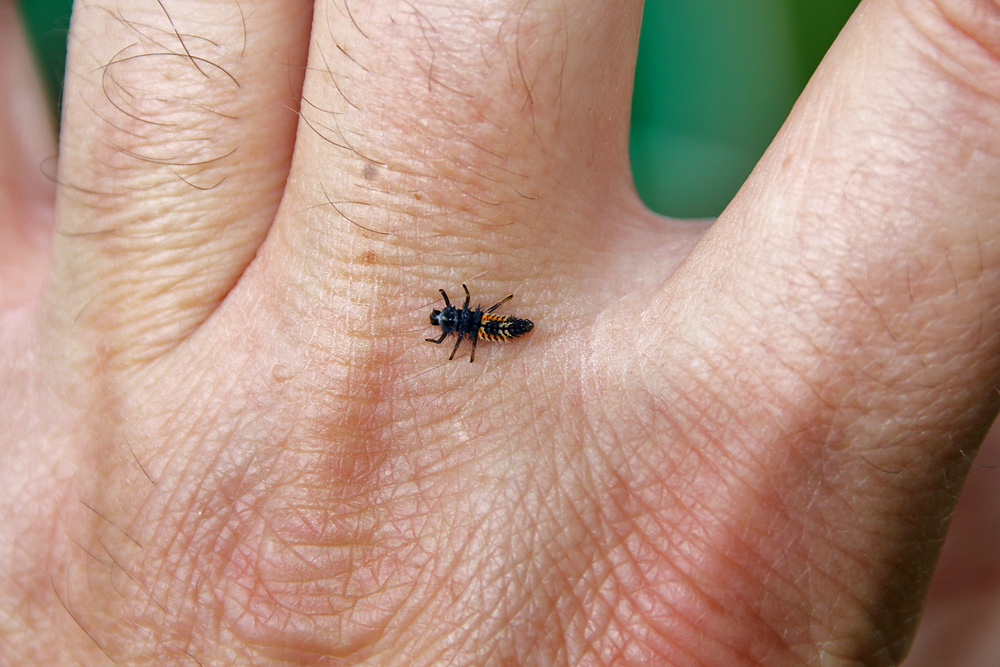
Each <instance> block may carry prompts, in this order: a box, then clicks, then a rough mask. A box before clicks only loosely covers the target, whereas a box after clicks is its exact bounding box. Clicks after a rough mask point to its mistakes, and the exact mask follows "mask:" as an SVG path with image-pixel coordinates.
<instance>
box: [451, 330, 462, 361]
mask: <svg viewBox="0 0 1000 667" xmlns="http://www.w3.org/2000/svg"><path fill="white" fill-rule="evenodd" d="M461 344H462V337H461V336H458V340H456V341H455V347H454V348H452V350H451V356H450V357H448V361H451V360H452V359H454V358H455V353H456V352H458V346H459V345H461Z"/></svg>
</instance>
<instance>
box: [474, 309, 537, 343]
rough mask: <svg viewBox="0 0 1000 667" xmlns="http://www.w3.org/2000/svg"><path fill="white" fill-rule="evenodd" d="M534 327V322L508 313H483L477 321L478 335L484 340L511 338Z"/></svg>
mask: <svg viewBox="0 0 1000 667" xmlns="http://www.w3.org/2000/svg"><path fill="white" fill-rule="evenodd" d="M533 328H535V324H534V322H532V321H531V320H526V319H523V318H520V317H511V316H509V315H489V314H484V315H483V319H482V321H481V322H480V323H479V337H480V338H482V339H484V340H491V341H495V340H511V339H513V338H519V337H521V336H523V335H524V334H526V333H528V332H529V331H531V330H532V329H533Z"/></svg>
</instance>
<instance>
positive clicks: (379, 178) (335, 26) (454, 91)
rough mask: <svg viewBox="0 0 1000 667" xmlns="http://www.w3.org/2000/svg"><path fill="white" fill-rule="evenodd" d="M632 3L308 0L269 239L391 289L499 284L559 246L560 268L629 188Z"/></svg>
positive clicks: (392, 297)
mask: <svg viewBox="0 0 1000 667" xmlns="http://www.w3.org/2000/svg"><path fill="white" fill-rule="evenodd" d="M640 13H641V3H640V2H626V3H608V2H602V1H598V0H581V1H578V2H574V3H572V6H571V7H569V6H567V5H566V4H565V3H561V2H550V1H549V0H545V1H542V2H530V3H524V2H507V1H505V2H493V3H487V4H485V5H484V4H483V3H478V2H461V1H454V2H446V3H438V2H433V3H432V2H424V1H422V0H421V1H418V2H410V1H404V0H394V1H392V2H380V3H361V2H353V1H351V2H348V1H345V0H325V1H323V2H319V3H317V6H316V18H315V20H314V25H315V26H316V27H315V29H314V32H313V38H312V39H313V44H312V48H311V51H310V63H309V70H310V71H309V75H308V77H307V81H306V85H305V92H304V98H303V104H302V123H301V125H300V127H299V136H298V141H297V147H296V156H295V164H294V167H293V178H292V179H291V189H290V192H289V200H288V204H289V205H288V206H287V207H286V208H285V209H283V212H282V213H283V214H282V215H281V216H280V219H279V221H278V226H279V231H280V236H281V238H282V239H283V241H284V242H285V244H283V246H282V247H279V246H276V247H275V248H274V250H276V251H278V252H283V253H284V254H285V257H286V258H291V257H293V256H294V257H295V261H296V266H297V267H299V266H300V264H299V263H300V262H301V261H303V260H304V261H308V262H310V263H315V265H316V266H315V267H313V268H310V269H309V270H308V271H307V273H309V274H310V275H313V276H316V275H328V274H329V273H330V272H331V271H333V272H335V273H338V274H342V275H343V274H348V273H349V274H350V275H351V277H352V278H351V282H352V284H354V285H357V284H367V285H370V286H372V289H368V290H367V292H360V290H359V293H366V294H367V295H368V297H366V299H370V300H374V301H379V300H380V299H381V300H385V301H388V302H390V303H397V302H398V296H399V293H403V294H410V293H414V294H415V296H416V298H417V299H419V300H420V301H421V302H423V303H426V301H427V297H428V296H430V297H431V298H433V295H434V294H435V293H436V290H437V288H439V287H441V286H448V285H455V286H456V288H457V285H458V284H461V283H462V282H463V281H464V280H465V279H469V278H471V277H474V276H485V278H484V280H489V281H502V282H507V283H508V285H507V286H497V287H495V289H494V288H490V289H489V292H490V298H492V296H493V295H494V294H495V295H497V296H502V295H503V294H504V293H509V291H513V290H509V289H507V287H508V286H513V285H523V284H524V283H526V282H528V281H530V280H531V279H532V278H533V277H537V276H538V275H539V274H540V273H541V272H542V267H544V266H545V265H546V263H547V262H551V261H555V260H554V257H555V256H557V255H558V256H560V257H563V259H560V260H558V261H559V263H560V264H561V265H562V266H565V267H567V268H569V267H570V264H571V262H569V261H567V260H566V259H565V257H566V256H567V255H573V256H575V255H576V254H578V253H579V252H580V245H581V241H582V240H584V239H586V238H588V236H587V234H586V233H585V232H584V231H581V230H582V229H586V228H587V227H588V225H589V226H594V227H598V226H600V225H602V224H604V223H605V222H606V220H607V219H608V218H609V217H613V216H606V215H603V213H604V212H607V211H608V210H612V209H616V207H617V208H618V209H620V208H621V207H623V206H625V204H623V201H625V200H628V201H629V202H631V201H633V200H634V195H633V192H632V189H631V185H630V182H629V177H628V166H627V141H628V118H629V104H630V98H631V72H632V68H633V66H634V58H635V50H636V42H637V38H638V28H639V19H640ZM567 231H572V232H573V233H572V234H566V233H565V232H567ZM589 238H591V240H592V242H591V245H599V243H598V242H597V241H596V237H589ZM605 238H607V235H604V236H602V237H601V240H602V241H603V240H604V239H605ZM515 250H516V252H514V251H515ZM583 263H584V262H583V261H581V265H582V264H583ZM403 272H405V280H406V281H407V282H408V284H409V285H411V286H412V287H413V289H412V290H411V289H401V287H400V281H401V280H402V279H403V278H404V276H403V275H402V273H403ZM549 273H550V274H551V273H555V272H549ZM418 283H419V285H418ZM376 286H378V290H391V291H392V292H394V293H393V294H389V295H388V296H387V297H386V298H384V299H382V298H381V297H378V296H374V295H375V294H377V293H378V291H377V290H376V289H374V288H375V287H376ZM360 289H366V288H360ZM338 291H339V293H340V294H343V293H344V290H338ZM328 303H329V304H330V307H331V308H335V309H340V308H341V306H342V305H344V304H342V303H341V302H339V301H338V300H337V299H336V298H334V299H331V300H329V301H328ZM369 303H370V302H369V301H366V304H365V305H366V307H367V306H368V305H369Z"/></svg>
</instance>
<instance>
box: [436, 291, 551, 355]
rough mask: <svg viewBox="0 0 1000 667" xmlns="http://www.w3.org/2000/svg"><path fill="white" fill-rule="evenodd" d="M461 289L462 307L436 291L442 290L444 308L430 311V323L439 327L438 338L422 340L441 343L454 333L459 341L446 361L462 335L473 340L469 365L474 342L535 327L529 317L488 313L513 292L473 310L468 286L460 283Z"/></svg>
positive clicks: (507, 336)
mask: <svg viewBox="0 0 1000 667" xmlns="http://www.w3.org/2000/svg"><path fill="white" fill-rule="evenodd" d="M462 289H463V290H465V303H464V304H463V305H462V307H461V308H457V307H455V306H453V305H451V301H449V300H448V295H447V294H445V291H444V290H438V291H439V292H441V296H443V297H444V309H443V310H437V309H435V310H434V312H432V313H431V324H432V325H433V326H436V327H441V337H440V338H427V339H425V340H426V341H427V342H428V343H437V344H440V343H442V342H443V341H444V339H445V338H447V337H448V335H449V334H455V335H456V336H457V337H458V340H456V341H455V347H454V348H453V349H452V351H451V356H450V357H448V361H451V360H452V359H454V358H455V353H456V352H458V346H459V345H461V344H462V339H463V338H468V339H469V340H471V341H472V355H471V356H470V357H469V363H470V364H471V363H472V362H473V361H475V360H476V343H477V342H479V339H480V338H482V339H485V340H511V339H513V338H520V337H521V336H523V335H524V334H526V333H528V332H529V331H531V330H532V329H534V328H535V324H534V322H532V321H531V320H526V319H524V318H521V317H512V316H510V315H491V314H490V313H492V312H493V311H494V310H496V309H497V308H499V307H500V306H502V305H503V304H505V303H507V302H508V301H510V300H511V299H513V298H514V295H513V294H511V295H510V296H508V297H507V298H506V299H501V300H500V301H497V302H496V303H495V304H493V305H492V306H490V307H489V309H487V310H486V311H483V309H482V308H480V307H479V306H476V308H475V309H474V310H473V309H471V308H469V299H470V298H471V297H470V296H469V288H468V287H466V286H465V285H464V284H463V285H462Z"/></svg>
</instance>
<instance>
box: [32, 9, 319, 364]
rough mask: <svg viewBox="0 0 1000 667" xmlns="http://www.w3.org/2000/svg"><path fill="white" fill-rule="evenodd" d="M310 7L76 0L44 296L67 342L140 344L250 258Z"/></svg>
mask: <svg viewBox="0 0 1000 667" xmlns="http://www.w3.org/2000/svg"><path fill="white" fill-rule="evenodd" d="M310 8H311V3H309V2H307V1H306V0H296V1H295V2H287V1H285V0H281V1H278V0H272V1H271V2H260V3H246V2H222V3H204V2H197V1H195V0H157V1H155V2H146V1H144V0H124V1H118V0H116V1H113V2H111V1H103V0H102V1H99V2H81V3H77V5H76V7H75V9H74V13H73V21H72V26H71V30H70V43H69V47H70V48H69V55H68V66H67V77H66V87H65V93H64V117H63V126H62V137H61V151H60V164H59V174H58V180H59V200H58V209H57V216H58V220H57V240H56V244H55V250H54V280H53V289H52V296H51V301H52V303H53V306H54V311H55V316H56V317H57V318H59V319H61V320H63V321H65V322H67V323H72V325H73V326H72V327H67V329H69V328H72V331H73V336H74V339H75V340H76V341H77V343H82V345H81V349H84V350H90V351H91V352H90V353H91V354H95V353H96V354H98V356H100V357H101V358H102V359H104V360H107V359H108V358H117V359H122V360H123V361H125V362H126V363H127V362H128V361H129V360H131V359H135V358H139V359H143V358H152V357H155V356H156V355H157V354H159V353H160V352H162V351H163V350H164V349H168V348H170V347H171V346H173V345H174V344H176V343H177V342H178V341H179V340H181V339H182V338H183V337H184V336H185V335H186V334H187V333H188V332H190V331H191V330H192V329H193V328H195V327H196V326H197V325H198V324H199V323H200V322H201V321H203V320H204V319H205V318H206V317H207V316H208V314H210V313H211V312H212V311H213V309H214V308H215V307H216V305H217V304H218V303H219V301H220V300H221V299H222V297H223V296H224V295H225V294H226V292H227V291H228V290H229V289H230V288H231V287H232V285H233V284H234V283H235V281H236V280H237V278H238V277H239V276H240V274H241V272H242V271H243V269H244V268H245V267H246V265H247V263H248V262H249V261H250V259H251V258H252V257H253V255H254V252H255V251H256V248H257V246H258V245H259V243H260V240H261V239H262V238H263V236H264V235H265V234H266V232H267V230H268V228H269V226H270V223H271V220H272V218H273V215H274V212H275V210H276V208H277V205H278V200H279V199H280V197H281V194H282V188H283V185H284V181H285V178H286V176H287V169H288V163H289V161H290V155H291V144H292V135H293V132H294V127H295V124H296V116H295V113H294V109H295V107H296V105H297V102H296V100H297V95H298V90H299V81H300V77H301V72H302V65H303V63H304V58H305V46H304V45H305V43H306V41H307V35H308V31H309V10H310ZM95 350H99V352H95ZM124 351H128V353H127V354H126V355H125V356H121V355H122V353H123V352H124Z"/></svg>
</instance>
